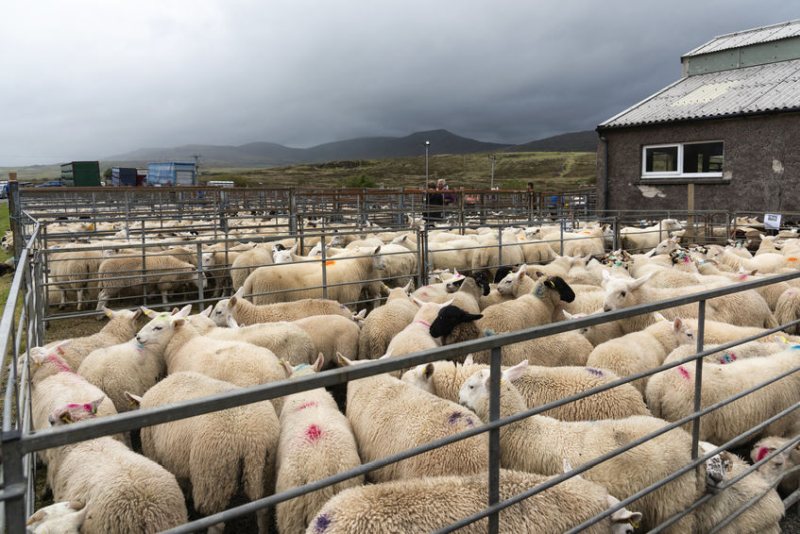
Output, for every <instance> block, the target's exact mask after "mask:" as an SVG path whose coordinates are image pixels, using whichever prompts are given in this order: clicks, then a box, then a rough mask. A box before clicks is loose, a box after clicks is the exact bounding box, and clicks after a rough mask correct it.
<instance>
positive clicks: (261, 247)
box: [231, 243, 272, 291]
mask: <svg viewBox="0 0 800 534" xmlns="http://www.w3.org/2000/svg"><path fill="white" fill-rule="evenodd" d="M265 265H272V243H261V244H258V245H256V246H255V247H253V248H252V249H250V250H247V251H244V252H242V253H241V254H239V255H238V256H237V257H236V258H234V259H233V262H232V263H231V283H232V285H233V290H234V291H237V290H238V289H239V288H240V287H242V286H243V285H244V281H245V280H247V277H248V276H250V274H251V273H252V272H253V271H255V270H256V269H258V268H259V267H263V266H265Z"/></svg>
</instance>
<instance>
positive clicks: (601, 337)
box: [562, 310, 625, 358]
mask: <svg viewBox="0 0 800 534" xmlns="http://www.w3.org/2000/svg"><path fill="white" fill-rule="evenodd" d="M562 313H563V314H564V317H565V318H566V319H569V320H575V319H581V318H583V317H587V316H589V315H594V314H596V313H602V310H597V311H595V312H594V313H592V314H587V313H576V314H572V313H570V312H568V311H566V310H564V311H562ZM578 332H579V333H580V334H581V335H582V336H583V337H585V338H586V339H587V340H588V341H589V343H591V344H592V346H593V347H596V346H598V345H599V344H601V343H605V342H606V341H610V340H612V339H615V338H618V337H622V336H624V335H625V332H624V331H623V329H622V324H621V321H608V322H605V323H600V324H596V325H594V326H585V327H583V328H581V329H579V330H578ZM587 358H588V355H587Z"/></svg>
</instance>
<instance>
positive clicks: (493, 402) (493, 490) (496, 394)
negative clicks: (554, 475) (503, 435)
mask: <svg viewBox="0 0 800 534" xmlns="http://www.w3.org/2000/svg"><path fill="white" fill-rule="evenodd" d="M502 360H503V349H502V347H494V348H493V349H492V356H491V361H490V365H489V422H492V421H497V420H498V419H500V374H501V373H502V369H501V367H500V365H501V363H502ZM498 502H500V429H499V428H493V429H491V430H490V431H489V506H493V505H495V504H497V503H498ZM499 530H500V513H499V512H494V513H492V514H491V515H490V516H489V533H490V534H497V532H498V531H499Z"/></svg>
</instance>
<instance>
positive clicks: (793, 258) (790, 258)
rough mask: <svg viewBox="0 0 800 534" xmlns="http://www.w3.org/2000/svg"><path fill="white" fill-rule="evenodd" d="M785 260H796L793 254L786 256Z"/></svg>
mask: <svg viewBox="0 0 800 534" xmlns="http://www.w3.org/2000/svg"><path fill="white" fill-rule="evenodd" d="M786 261H797V258H796V257H794V256H789V257H788V258H786Z"/></svg>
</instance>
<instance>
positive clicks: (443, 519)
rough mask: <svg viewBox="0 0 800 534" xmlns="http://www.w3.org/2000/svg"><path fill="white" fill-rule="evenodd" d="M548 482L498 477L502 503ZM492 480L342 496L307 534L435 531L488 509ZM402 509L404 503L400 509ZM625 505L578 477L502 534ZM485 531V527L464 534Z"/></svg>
mask: <svg viewBox="0 0 800 534" xmlns="http://www.w3.org/2000/svg"><path fill="white" fill-rule="evenodd" d="M547 479H548V477H545V476H542V475H536V474H532V473H521V472H518V471H508V470H505V469H501V470H500V500H505V499H508V498H510V497H513V496H515V495H519V494H520V493H522V492H524V491H525V490H528V489H530V488H532V487H534V486H536V485H539V484H542V483H543V482H546V481H547ZM487 484H488V481H487V477H486V474H480V475H472V476H443V477H425V478H418V479H412V480H397V481H393V482H385V483H383V484H378V485H373V486H361V487H357V488H352V489H348V490H346V491H343V492H342V493H340V494H339V495H337V496H336V497H334V498H333V499H331V500H330V501H328V502H327V503H326V504H325V506H324V507H323V508H322V510H321V511H320V513H319V515H317V517H316V518H315V519H314V520H313V521H312V522H311V524H310V525H309V527H308V530H307V531H306V533H307V534H350V533H355V532H369V533H371V534H372V533H374V534H384V533H385V534H389V533H397V532H433V531H438V530H439V529H441V528H443V527H445V526H447V525H449V524H450V523H453V522H455V521H457V520H459V519H462V518H464V517H468V516H470V515H472V514H475V513H477V512H479V511H481V510H482V509H483V508H485V506H486V495H487ZM401 503H402V504H401ZM617 503H619V501H618V500H616V499H615V498H614V497H612V496H611V495H609V494H608V491H607V490H606V489H605V488H603V487H602V486H601V485H599V484H594V483H592V482H589V481H587V480H584V479H583V478H582V477H580V476H576V477H573V478H571V479H568V480H565V481H564V482H562V483H560V484H558V485H556V486H554V487H552V488H549V489H547V490H545V491H543V492H541V493H538V494H536V495H534V496H533V497H529V498H527V499H525V500H523V501H521V502H520V503H518V504H515V505H512V506H510V507H508V508H505V509H504V510H503V511H502V512H500V514H499V516H500V532H520V533H521V532H537V533H542V534H556V533H560V532H565V531H567V530H569V529H570V528H571V527H575V526H577V525H579V524H580V523H582V522H583V521H586V520H587V519H589V518H590V517H592V516H595V515H597V514H599V513H601V512H603V511H605V510H606V509H607V508H608V507H610V506H614V505H615V504H617ZM640 518H641V514H640V513H638V512H630V511H629V510H626V509H624V508H623V509H622V510H619V511H618V512H615V513H614V514H612V515H611V517H608V518H606V519H603V520H602V521H600V522H599V523H597V524H595V525H592V526H591V527H589V528H587V529H586V530H584V532H587V533H600V532H604V533H605V532H612V533H614V534H623V533H625V534H628V533H632V532H633V529H634V527H633V525H635V524H637V522H638V520H639V519H640ZM458 531H459V532H462V533H466V534H469V533H483V532H486V531H487V520H486V519H483V520H480V521H476V522H474V523H472V524H470V525H468V526H466V527H463V528H461V529H459V530H458Z"/></svg>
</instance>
